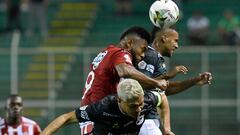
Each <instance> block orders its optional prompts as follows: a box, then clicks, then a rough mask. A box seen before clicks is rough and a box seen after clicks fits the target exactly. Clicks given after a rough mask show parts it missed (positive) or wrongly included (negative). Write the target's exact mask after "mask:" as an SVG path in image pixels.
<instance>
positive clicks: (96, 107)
mask: <svg viewBox="0 0 240 135" xmlns="http://www.w3.org/2000/svg"><path fill="white" fill-rule="evenodd" d="M103 106H104V104H103V103H102V102H96V103H93V104H90V105H86V106H82V107H80V108H78V109H76V110H75V114H76V117H77V119H78V121H79V122H86V121H92V122H96V121H99V120H101V118H102V114H103V113H102V112H103V109H102V108H103Z"/></svg>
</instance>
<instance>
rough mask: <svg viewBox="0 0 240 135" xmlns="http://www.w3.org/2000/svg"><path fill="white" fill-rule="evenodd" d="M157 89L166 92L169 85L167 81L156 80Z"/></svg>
mask: <svg viewBox="0 0 240 135" xmlns="http://www.w3.org/2000/svg"><path fill="white" fill-rule="evenodd" d="M157 82H158V88H160V89H161V90H166V89H167V88H168V85H169V81H167V80H165V79H162V80H158V81H157Z"/></svg>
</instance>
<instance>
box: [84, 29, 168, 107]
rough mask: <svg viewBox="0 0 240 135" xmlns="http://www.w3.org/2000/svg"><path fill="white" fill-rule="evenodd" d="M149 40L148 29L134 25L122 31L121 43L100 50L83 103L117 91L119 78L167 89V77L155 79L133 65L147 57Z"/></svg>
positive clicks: (87, 83) (87, 84) (85, 103)
mask: <svg viewBox="0 0 240 135" xmlns="http://www.w3.org/2000/svg"><path fill="white" fill-rule="evenodd" d="M149 43H150V34H149V33H148V32H147V31H146V30H145V29H143V28H141V27H131V28H129V29H128V30H126V31H125V32H124V33H123V34H122V36H121V38H120V43H119V45H118V46H119V47H116V46H113V45H111V46H109V47H107V48H106V49H105V50H104V51H102V52H100V53H99V54H98V55H97V56H96V57H95V58H94V60H93V61H92V63H91V66H90V69H91V71H90V73H89V74H88V77H87V79H86V83H85V88H84V91H83V97H82V102H81V105H88V104H90V103H94V102H96V101H99V100H100V99H102V98H103V97H105V96H107V95H109V94H114V93H116V86H117V84H118V82H119V81H120V78H132V79H136V80H138V81H139V82H140V83H141V84H142V85H143V86H148V87H154V88H155V87H157V88H160V89H166V88H167V81H165V80H154V79H152V78H150V77H147V76H146V75H144V74H143V73H141V72H139V71H137V70H136V69H135V68H134V67H133V64H135V63H138V62H139V61H140V60H141V59H142V58H143V57H144V53H145V51H146V50H147V45H148V44H149Z"/></svg>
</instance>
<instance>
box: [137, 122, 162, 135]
mask: <svg viewBox="0 0 240 135" xmlns="http://www.w3.org/2000/svg"><path fill="white" fill-rule="evenodd" d="M159 126H160V123H159V120H158V119H146V120H145V122H144V123H143V125H142V127H141V129H140V132H139V134H138V135H162V132H161V130H160V128H159Z"/></svg>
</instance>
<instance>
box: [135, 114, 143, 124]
mask: <svg viewBox="0 0 240 135" xmlns="http://www.w3.org/2000/svg"><path fill="white" fill-rule="evenodd" d="M143 121H144V115H140V116H139V117H138V118H137V121H136V125H141V124H143Z"/></svg>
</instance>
